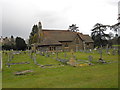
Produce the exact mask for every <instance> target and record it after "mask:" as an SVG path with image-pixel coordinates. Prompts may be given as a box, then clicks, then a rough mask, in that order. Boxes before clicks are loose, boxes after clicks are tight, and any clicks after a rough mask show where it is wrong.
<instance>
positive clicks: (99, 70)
mask: <svg viewBox="0 0 120 90" xmlns="http://www.w3.org/2000/svg"><path fill="white" fill-rule="evenodd" d="M66 54H67V57H64V53H59V55H58V56H59V57H60V58H66V59H69V58H70V57H71V53H70V52H67V53H66ZM74 55H75V56H76V58H77V59H82V60H88V56H89V55H92V56H93V61H95V62H96V61H97V60H98V59H99V56H100V55H99V54H98V53H97V52H96V51H94V53H84V52H83V53H81V52H76V53H74ZM55 58H56V55H51V56H50V57H45V56H40V55H37V62H38V63H39V64H42V65H45V64H61V62H58V61H56V60H55ZM103 58H104V60H106V61H118V55H107V54H106V53H105V51H104V54H103ZM25 61H27V62H30V64H22V65H12V66H11V67H10V68H8V67H6V65H5V63H6V62H7V55H6V54H3V71H2V81H3V84H2V86H3V88H118V63H117V62H115V63H110V64H97V63H95V65H94V66H83V67H72V66H69V65H64V66H61V67H56V68H54V67H53V68H41V67H39V66H37V65H35V64H34V63H33V60H32V59H31V58H30V57H29V55H28V54H24V53H23V54H20V55H14V59H13V60H12V61H11V63H13V62H14V63H15V62H25ZM28 69H29V70H33V71H34V72H32V73H29V74H26V75H19V76H15V75H14V73H15V72H17V71H23V70H28Z"/></svg>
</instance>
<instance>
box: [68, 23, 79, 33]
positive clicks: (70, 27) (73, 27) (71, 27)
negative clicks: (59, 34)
mask: <svg viewBox="0 0 120 90" xmlns="http://www.w3.org/2000/svg"><path fill="white" fill-rule="evenodd" d="M69 30H70V31H72V32H77V31H79V30H78V27H77V26H76V24H72V25H71V26H69Z"/></svg>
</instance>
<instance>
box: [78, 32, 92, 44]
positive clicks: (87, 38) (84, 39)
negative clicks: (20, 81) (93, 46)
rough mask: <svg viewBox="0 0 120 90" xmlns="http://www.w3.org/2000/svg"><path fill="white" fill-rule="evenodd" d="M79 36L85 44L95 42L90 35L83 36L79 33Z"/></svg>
mask: <svg viewBox="0 0 120 90" xmlns="http://www.w3.org/2000/svg"><path fill="white" fill-rule="evenodd" d="M79 36H80V37H81V39H82V40H83V41H85V42H94V41H93V40H92V38H91V37H90V36H89V35H83V34H82V33H79Z"/></svg>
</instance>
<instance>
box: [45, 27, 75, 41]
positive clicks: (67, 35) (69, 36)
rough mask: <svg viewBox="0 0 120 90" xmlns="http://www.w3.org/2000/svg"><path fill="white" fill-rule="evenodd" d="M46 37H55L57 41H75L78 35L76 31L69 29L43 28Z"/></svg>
mask: <svg viewBox="0 0 120 90" xmlns="http://www.w3.org/2000/svg"><path fill="white" fill-rule="evenodd" d="M43 34H44V36H45V38H50V39H55V40H56V41H73V39H74V38H75V36H76V35H77V34H76V33H75V32H71V31H68V30H45V29H43Z"/></svg>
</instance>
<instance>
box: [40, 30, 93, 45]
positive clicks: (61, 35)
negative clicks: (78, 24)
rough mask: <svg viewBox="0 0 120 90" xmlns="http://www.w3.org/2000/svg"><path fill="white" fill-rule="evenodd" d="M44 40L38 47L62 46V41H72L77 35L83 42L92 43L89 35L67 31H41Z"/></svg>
mask: <svg viewBox="0 0 120 90" xmlns="http://www.w3.org/2000/svg"><path fill="white" fill-rule="evenodd" d="M42 32H43V35H44V39H43V41H42V42H41V44H40V45H62V44H61V43H60V42H62V41H73V40H74V39H75V37H76V36H77V34H78V35H79V36H80V38H81V39H82V40H83V41H85V42H93V40H92V39H91V37H90V36H89V35H83V34H82V33H76V32H72V31H68V30H47V29H42Z"/></svg>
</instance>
